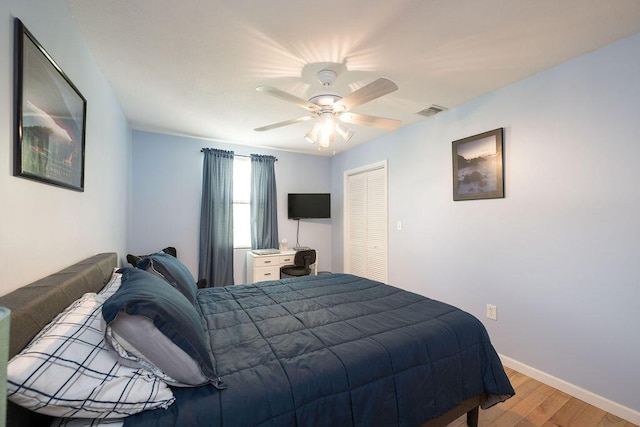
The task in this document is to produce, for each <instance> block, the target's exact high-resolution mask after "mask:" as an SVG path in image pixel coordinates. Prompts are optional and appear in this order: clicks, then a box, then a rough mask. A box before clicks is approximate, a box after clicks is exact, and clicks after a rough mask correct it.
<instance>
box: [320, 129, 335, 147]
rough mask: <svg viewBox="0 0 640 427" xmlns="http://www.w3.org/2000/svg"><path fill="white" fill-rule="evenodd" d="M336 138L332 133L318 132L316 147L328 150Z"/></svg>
mask: <svg viewBox="0 0 640 427" xmlns="http://www.w3.org/2000/svg"><path fill="white" fill-rule="evenodd" d="M335 139H336V136H335V133H334V132H329V133H323V132H320V135H319V136H318V145H319V146H320V147H322V148H328V147H329V146H330V145H331V144H333V142H334V141H335Z"/></svg>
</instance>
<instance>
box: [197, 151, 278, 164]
mask: <svg viewBox="0 0 640 427" xmlns="http://www.w3.org/2000/svg"><path fill="white" fill-rule="evenodd" d="M200 152H201V153H204V148H201V149H200ZM233 155H234V156H238V157H246V158H250V157H251V156H246V155H244V154H235V153H233ZM261 155H262V154H261ZM274 157H275V156H274ZM277 161H278V158H277V157H276V162H277Z"/></svg>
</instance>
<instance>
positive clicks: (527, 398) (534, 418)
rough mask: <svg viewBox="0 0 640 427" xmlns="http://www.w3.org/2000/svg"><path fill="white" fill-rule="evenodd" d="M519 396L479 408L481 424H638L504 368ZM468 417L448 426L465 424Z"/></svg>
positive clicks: (592, 426) (583, 426) (510, 426)
mask: <svg viewBox="0 0 640 427" xmlns="http://www.w3.org/2000/svg"><path fill="white" fill-rule="evenodd" d="M505 371H506V372H507V375H508V376H509V380H510V381H511V385H512V386H513V388H514V389H515V391H516V395H515V396H513V397H512V398H511V399H509V400H507V401H506V402H503V403H500V404H498V405H495V406H493V407H491V408H489V409H487V410H486V411H484V410H482V409H481V410H480V416H479V418H478V426H480V427H513V426H518V427H527V426H545V427H547V426H561V427H605V426H606V427H609V426H616V427H638V426H636V425H635V424H631V423H630V422H627V421H625V420H623V419H621V418H619V417H616V416H615V415H612V414H610V413H608V412H605V411H603V410H602V409H598V408H596V407H595V406H591V405H589V404H587V403H585V402H583V401H582V400H579V399H576V398H575V397H571V396H569V395H568V394H566V393H563V392H561V391H559V390H556V389H554V388H552V387H549V386H548V385H546V384H543V383H541V382H539V381H536V380H534V379H532V378H529V377H527V376H526V375H523V374H521V373H519V372H516V371H514V370H513V369H509V368H506V367H505ZM466 425H467V424H466V416H462V417H460V418H458V419H457V420H456V421H455V422H453V423H451V424H449V427H462V426H466Z"/></svg>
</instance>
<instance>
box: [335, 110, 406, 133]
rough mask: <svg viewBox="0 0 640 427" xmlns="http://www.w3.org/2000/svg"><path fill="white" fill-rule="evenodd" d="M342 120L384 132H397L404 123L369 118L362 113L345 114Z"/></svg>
mask: <svg viewBox="0 0 640 427" xmlns="http://www.w3.org/2000/svg"><path fill="white" fill-rule="evenodd" d="M340 120H342V121H343V122H346V123H353V124H354V125H365V126H373V127H376V128H380V129H384V130H396V129H398V128H399V127H400V125H401V124H402V122H401V121H400V120H396V119H387V118H384V117H376V116H369V115H367V114H360V113H343V114H342V115H341V116H340Z"/></svg>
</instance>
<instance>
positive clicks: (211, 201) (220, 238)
mask: <svg viewBox="0 0 640 427" xmlns="http://www.w3.org/2000/svg"><path fill="white" fill-rule="evenodd" d="M202 151H203V152H204V165H203V170H202V206H201V210H200V250H199V255H200V265H199V267H198V273H199V274H198V277H199V278H200V279H207V283H208V286H225V285H233V151H224V150H216V149H213V148H203V149H202Z"/></svg>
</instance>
